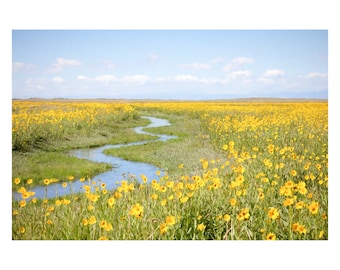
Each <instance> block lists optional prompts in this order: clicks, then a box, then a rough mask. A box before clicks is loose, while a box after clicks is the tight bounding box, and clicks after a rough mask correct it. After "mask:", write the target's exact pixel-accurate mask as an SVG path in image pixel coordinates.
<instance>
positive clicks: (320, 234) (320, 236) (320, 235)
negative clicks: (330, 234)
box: [319, 231, 324, 239]
mask: <svg viewBox="0 0 340 270" xmlns="http://www.w3.org/2000/svg"><path fill="white" fill-rule="evenodd" d="M323 234H324V231H321V232H320V233H319V239H321V238H322V237H323Z"/></svg>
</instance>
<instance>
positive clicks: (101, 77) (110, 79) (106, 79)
mask: <svg viewBox="0 0 340 270" xmlns="http://www.w3.org/2000/svg"><path fill="white" fill-rule="evenodd" d="M94 80H95V81H98V82H102V83H109V82H113V81H116V80H117V78H116V77H115V76H113V75H110V74H105V75H99V76H97V77H95V78H94Z"/></svg>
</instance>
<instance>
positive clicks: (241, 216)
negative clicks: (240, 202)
mask: <svg viewBox="0 0 340 270" xmlns="http://www.w3.org/2000/svg"><path fill="white" fill-rule="evenodd" d="M249 218H250V214H249V209H248V208H243V209H242V210H241V212H240V213H239V214H238V215H237V219H238V220H240V221H241V220H245V221H246V220H248V219H249Z"/></svg>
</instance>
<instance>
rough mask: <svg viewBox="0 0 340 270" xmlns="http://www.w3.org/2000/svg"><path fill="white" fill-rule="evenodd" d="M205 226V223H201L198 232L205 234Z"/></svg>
mask: <svg viewBox="0 0 340 270" xmlns="http://www.w3.org/2000/svg"><path fill="white" fill-rule="evenodd" d="M205 227H206V226H205V225H204V224H203V223H200V224H198V225H197V230H198V231H201V232H203V231H204V230H205Z"/></svg>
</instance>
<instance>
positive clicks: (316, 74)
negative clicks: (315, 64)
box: [300, 72, 328, 79]
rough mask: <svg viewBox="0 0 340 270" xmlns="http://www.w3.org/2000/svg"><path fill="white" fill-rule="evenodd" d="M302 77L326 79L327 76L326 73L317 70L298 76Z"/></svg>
mask: <svg viewBox="0 0 340 270" xmlns="http://www.w3.org/2000/svg"><path fill="white" fill-rule="evenodd" d="M300 77H302V78H307V79H313V78H321V79H326V78H327V77H328V74H327V73H319V72H311V73H308V74H307V75H305V76H300Z"/></svg>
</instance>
